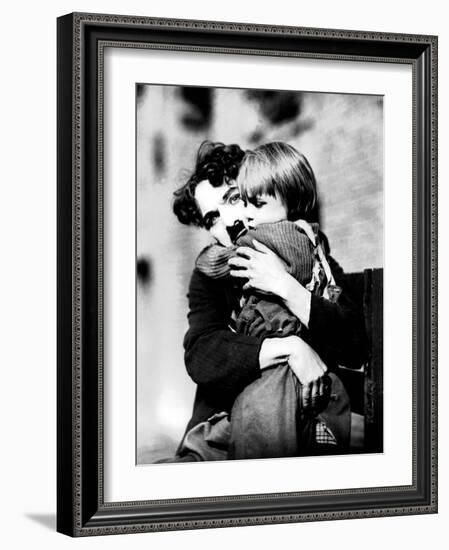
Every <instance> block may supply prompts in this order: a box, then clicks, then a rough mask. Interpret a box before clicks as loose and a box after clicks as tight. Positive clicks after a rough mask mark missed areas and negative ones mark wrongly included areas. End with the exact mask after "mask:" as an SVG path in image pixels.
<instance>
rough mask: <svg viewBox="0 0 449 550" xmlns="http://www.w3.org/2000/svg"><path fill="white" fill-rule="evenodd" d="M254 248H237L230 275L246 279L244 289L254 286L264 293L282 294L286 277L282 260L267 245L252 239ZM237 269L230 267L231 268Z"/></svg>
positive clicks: (232, 259) (231, 262)
mask: <svg viewBox="0 0 449 550" xmlns="http://www.w3.org/2000/svg"><path fill="white" fill-rule="evenodd" d="M253 244H254V247H255V250H254V249H253V248H249V247H248V246H240V247H239V248H237V250H236V252H237V256H235V257H233V258H231V259H230V260H229V261H228V264H229V265H230V266H231V273H230V274H231V276H232V277H238V278H244V279H248V280H247V282H246V284H245V285H244V287H243V288H244V289H249V288H254V289H255V290H258V291H259V292H263V293H265V294H275V295H276V296H282V292H283V288H284V287H285V282H286V279H287V278H289V275H288V273H287V272H286V271H285V264H284V262H283V261H282V260H281V259H280V258H279V257H278V256H277V255H276V254H275V253H274V252H273V251H272V250H270V249H269V248H268V247H266V246H265V245H263V244H262V243H260V242H259V241H256V240H255V239H254V240H253ZM233 267H234V268H238V269H232V268H233Z"/></svg>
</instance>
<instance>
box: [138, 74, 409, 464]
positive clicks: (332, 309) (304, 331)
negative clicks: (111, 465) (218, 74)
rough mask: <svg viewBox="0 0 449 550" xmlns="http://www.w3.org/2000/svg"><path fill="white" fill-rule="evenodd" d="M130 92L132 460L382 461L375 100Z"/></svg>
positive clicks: (287, 93)
mask: <svg viewBox="0 0 449 550" xmlns="http://www.w3.org/2000/svg"><path fill="white" fill-rule="evenodd" d="M135 99H136V144H137V147H136V292H135V298H136V365H135V368H136V464H138V465H148V464H152V465H155V467H157V466H156V465H157V464H161V463H164V464H167V463H180V462H186V463H187V462H203V461H226V460H246V459H253V460H256V459H276V458H288V457H303V459H304V460H313V457H314V456H321V455H344V454H356V453H358V454H360V453H382V452H383V276H384V271H383V268H384V137H383V134H384V102H383V97H382V96H380V95H367V94H345V93H322V92H313V91H301V89H300V88H298V91H292V90H276V89H272V90H271V89H270V90H268V89H238V88H210V87H194V86H177V85H160V84H151V83H138V84H136V95H135ZM398 284H399V282H398ZM329 460H332V456H330V457H329Z"/></svg>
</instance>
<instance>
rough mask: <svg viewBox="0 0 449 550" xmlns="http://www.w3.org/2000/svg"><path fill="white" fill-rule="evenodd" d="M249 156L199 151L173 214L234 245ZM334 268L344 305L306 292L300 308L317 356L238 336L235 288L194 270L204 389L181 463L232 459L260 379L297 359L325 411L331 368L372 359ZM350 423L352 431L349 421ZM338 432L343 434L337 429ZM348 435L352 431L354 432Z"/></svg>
mask: <svg viewBox="0 0 449 550" xmlns="http://www.w3.org/2000/svg"><path fill="white" fill-rule="evenodd" d="M243 155H244V153H243V151H242V150H241V149H240V148H239V147H238V146H236V145H231V146H224V145H223V144H213V143H207V142H206V143H205V144H203V145H202V146H201V147H200V150H199V153H198V158H197V163H196V168H195V171H194V173H193V174H192V176H191V178H190V179H189V180H188V182H187V183H186V184H185V185H184V186H182V187H181V188H180V189H179V190H178V191H177V192H176V193H175V202H174V206H173V208H174V212H175V214H176V215H177V217H178V219H179V221H181V222H182V223H184V224H191V225H196V226H199V227H204V228H205V229H206V230H208V231H209V233H210V234H211V235H212V236H213V237H214V238H215V239H216V240H217V241H218V242H219V243H221V244H223V245H230V244H232V240H233V237H234V236H235V235H236V233H238V232H239V231H240V229H241V227H242V223H243V220H244V219H245V211H244V205H243V203H242V202H241V201H240V200H238V190H237V188H236V186H235V179H236V177H237V175H238V169H239V166H240V162H241V160H242V158H243ZM331 267H332V270H333V272H334V277H335V278H336V279H337V282H338V284H341V285H342V286H343V296H344V298H343V300H342V303H341V304H338V305H337V304H334V303H331V302H329V301H327V300H324V299H322V298H319V297H317V296H312V295H310V293H308V291H306V290H305V289H303V288H302V287H301V289H300V292H301V293H302V296H303V298H302V299H300V300H299V301H300V302H301V303H303V304H304V305H303V307H302V310H301V308H300V310H301V320H302V321H303V322H305V325H306V326H307V327H308V329H309V330H308V342H309V344H310V345H311V347H312V348H313V350H315V351H316V352H317V353H314V351H313V350H312V349H310V347H309V346H307V345H305V343H304V342H303V341H302V340H301V339H300V338H298V337H296V336H291V337H285V338H265V339H261V338H257V337H252V336H248V335H243V334H237V333H235V332H233V331H232V330H231V328H230V325H232V315H233V312H234V311H235V310H236V308H237V307H238V292H237V291H236V286H235V281H234V280H232V279H219V280H217V279H212V278H209V277H207V276H206V275H204V274H203V273H201V272H200V271H199V270H197V269H195V270H194V272H193V274H192V278H191V281H190V287H189V314H188V319H189V330H188V332H187V334H186V336H185V340H184V347H185V361H186V368H187V371H188V373H189V375H190V376H191V378H192V379H193V380H194V382H195V383H196V384H197V392H196V397H195V403H194V408H193V415H192V418H191V420H190V422H189V424H188V426H187V430H186V435H185V437H184V439H183V442H182V443H181V445H180V447H179V449H178V459H179V460H186V461H187V460H220V459H221V460H223V459H226V458H228V455H227V452H228V444H229V437H230V433H231V432H230V424H229V419H228V415H229V413H231V411H232V407H233V405H234V402H235V400H236V398H237V396H238V395H239V394H241V393H242V392H243V390H244V389H245V388H246V387H247V386H248V385H249V384H251V383H252V382H254V381H255V380H257V379H258V378H260V376H261V372H262V371H263V370H264V369H265V368H268V367H272V366H274V365H276V364H279V363H280V362H281V361H284V362H285V360H286V359H287V360H288V359H289V358H292V359H293V358H295V360H296V361H297V363H298V364H300V365H302V368H303V369H304V372H303V376H304V379H307V380H312V381H313V382H312V383H310V384H308V385H307V386H306V388H305V392H306V396H307V402H308V403H310V404H311V405H312V406H313V408H317V407H318V406H319V405H320V401H321V403H323V405H322V406H321V408H324V405H325V404H326V402H327V400H328V397H329V396H328V395H326V393H325V384H323V383H321V382H320V381H321V380H322V378H323V374H324V370H325V367H324V364H325V365H327V367H329V368H332V366H333V365H336V363H341V364H346V365H349V366H352V365H357V366H358V365H360V364H361V362H362V360H363V359H364V357H365V338H364V332H363V321H361V320H360V317H359V314H358V311H357V308H355V307H354V304H351V303H350V302H349V300H347V296H346V293H345V289H344V282H343V281H340V280H339V279H340V276H341V275H342V270H341V268H340V267H339V266H338V264H336V263H335V262H333V261H332V262H331ZM323 335H325V337H324V338H323ZM334 393H335V392H334ZM343 401H344V400H343V399H342V400H341V402H337V403H333V404H332V407H333V409H332V411H331V412H330V414H331V416H332V418H333V417H334V416H335V417H336V416H338V415H339V414H340V413H342V414H343V411H344V412H345V414H346V416H347V415H348V414H349V409H348V403H347V402H343ZM339 407H340V408H339ZM345 422H346V426H347V419H346V421H345ZM335 426H336V430H337V432H338V430H339V427H338V424H335ZM345 430H346V432H348V429H347V427H346V428H345ZM345 430H343V431H345ZM334 431H335V430H334ZM233 433H234V435H235V433H236V430H233ZM237 433H238V430H237ZM339 435H340V434H338V433H337V439H338V436H339ZM242 437H244V434H242ZM345 438H346V439H347V438H348V433H346V434H345V435H344V436H343V439H345ZM310 450H311V449H310ZM302 452H303V453H306V452H307V449H303V450H302ZM311 452H313V450H311Z"/></svg>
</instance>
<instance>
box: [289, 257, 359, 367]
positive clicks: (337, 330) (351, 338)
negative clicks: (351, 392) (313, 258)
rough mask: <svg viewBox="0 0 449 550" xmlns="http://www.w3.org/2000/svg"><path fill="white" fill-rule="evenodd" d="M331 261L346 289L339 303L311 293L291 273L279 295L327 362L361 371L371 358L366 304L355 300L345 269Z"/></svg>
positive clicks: (336, 274) (338, 281)
mask: <svg viewBox="0 0 449 550" xmlns="http://www.w3.org/2000/svg"><path fill="white" fill-rule="evenodd" d="M328 261H329V265H330V268H331V271H332V274H333V276H334V278H335V282H336V283H337V285H339V286H340V287H341V288H342V294H341V296H340V298H339V301H338V303H333V302H331V301H329V300H327V299H326V298H322V297H318V296H316V295H314V294H311V293H310V292H309V291H308V290H306V289H305V288H304V287H303V286H302V285H300V284H299V283H298V281H296V280H295V279H294V278H293V277H291V276H290V275H288V274H285V276H283V277H282V280H280V281H279V284H278V287H279V296H280V297H281V298H282V299H283V301H284V303H285V305H286V306H287V307H288V308H289V309H290V311H291V312H292V313H293V314H294V315H296V317H298V319H299V320H300V321H301V322H302V323H303V324H304V325H305V326H306V327H307V328H308V329H309V330H308V332H307V333H306V334H304V338H305V339H306V340H307V342H308V343H309V344H310V345H311V346H312V348H313V349H314V350H315V351H316V352H317V353H318V354H319V355H320V356H321V357H322V359H323V360H324V361H325V362H326V363H328V364H333V363H338V364H340V365H344V366H347V367H350V368H358V367H360V366H361V365H362V363H363V362H364V361H366V358H367V339H366V334H365V324H364V319H363V309H362V307H363V305H362V304H357V303H356V302H355V301H353V299H352V298H351V290H352V289H351V288H350V287H348V285H347V283H346V281H345V277H344V273H343V270H342V268H341V267H340V266H339V265H338V263H337V262H336V261H335V260H333V259H332V258H331V257H329V258H328Z"/></svg>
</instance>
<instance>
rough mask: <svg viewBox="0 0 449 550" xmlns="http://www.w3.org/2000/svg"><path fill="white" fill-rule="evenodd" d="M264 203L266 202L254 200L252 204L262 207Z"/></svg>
mask: <svg viewBox="0 0 449 550" xmlns="http://www.w3.org/2000/svg"><path fill="white" fill-rule="evenodd" d="M266 204H267V203H266V202H264V201H256V202H255V203H254V206H255V207H256V208H262V207H263V206H265V205H266Z"/></svg>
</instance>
